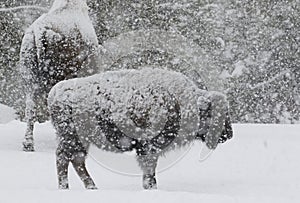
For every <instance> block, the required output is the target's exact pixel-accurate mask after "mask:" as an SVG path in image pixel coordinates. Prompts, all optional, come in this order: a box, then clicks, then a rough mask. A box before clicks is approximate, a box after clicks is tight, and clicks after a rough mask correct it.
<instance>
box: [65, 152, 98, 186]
mask: <svg viewBox="0 0 300 203" xmlns="http://www.w3.org/2000/svg"><path fill="white" fill-rule="evenodd" d="M85 158H86V153H83V152H79V153H75V154H74V156H73V158H72V160H71V162H72V164H73V167H74V169H75V171H76V173H77V174H78V176H79V177H80V179H81V180H82V182H83V184H84V186H85V188H86V189H92V190H95V189H97V187H96V185H95V183H94V181H93V179H92V178H91V176H90V174H89V173H88V171H87V169H86V165H85Z"/></svg>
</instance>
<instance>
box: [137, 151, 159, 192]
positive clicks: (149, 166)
mask: <svg viewBox="0 0 300 203" xmlns="http://www.w3.org/2000/svg"><path fill="white" fill-rule="evenodd" d="M137 161H138V163H139V165H140V167H141V169H142V170H143V188H144V189H146V190H149V189H157V184H156V178H155V170H156V166H157V161H158V157H157V156H155V155H140V156H138V157H137Z"/></svg>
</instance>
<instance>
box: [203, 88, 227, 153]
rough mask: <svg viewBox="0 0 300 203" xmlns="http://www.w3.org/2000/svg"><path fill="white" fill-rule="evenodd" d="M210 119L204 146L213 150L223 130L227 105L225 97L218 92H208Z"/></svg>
mask: <svg viewBox="0 0 300 203" xmlns="http://www.w3.org/2000/svg"><path fill="white" fill-rule="evenodd" d="M209 98H210V101H211V119H210V123H209V129H208V132H207V134H206V137H205V143H206V146H207V147H208V148H209V149H212V150H213V149H215V148H216V147H217V146H218V143H219V140H220V137H221V136H222V132H223V130H224V123H225V120H226V114H227V111H228V103H227V100H226V97H225V95H223V94H221V93H218V92H210V95H209Z"/></svg>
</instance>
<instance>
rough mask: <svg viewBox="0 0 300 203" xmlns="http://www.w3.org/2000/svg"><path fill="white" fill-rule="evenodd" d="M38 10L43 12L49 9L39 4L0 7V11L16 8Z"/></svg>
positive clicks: (14, 9)
mask: <svg viewBox="0 0 300 203" xmlns="http://www.w3.org/2000/svg"><path fill="white" fill-rule="evenodd" d="M23 9H24V10H26V9H31V10H40V11H43V12H47V11H48V10H49V9H48V8H45V7H41V6H17V7H11V8H0V12H10V11H17V10H23Z"/></svg>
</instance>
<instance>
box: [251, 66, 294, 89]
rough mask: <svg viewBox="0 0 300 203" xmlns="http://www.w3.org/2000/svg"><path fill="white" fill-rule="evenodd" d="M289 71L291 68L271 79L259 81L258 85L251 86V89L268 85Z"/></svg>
mask: <svg viewBox="0 0 300 203" xmlns="http://www.w3.org/2000/svg"><path fill="white" fill-rule="evenodd" d="M287 73H290V71H289V70H286V71H283V72H281V73H279V74H277V75H275V76H274V77H272V78H271V79H270V80H268V81H264V82H261V83H258V84H257V85H254V86H251V87H250V89H251V90H254V89H258V88H262V87H264V86H266V85H268V84H270V83H272V82H274V81H275V80H276V79H277V78H280V77H282V76H284V75H285V74H287Z"/></svg>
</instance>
